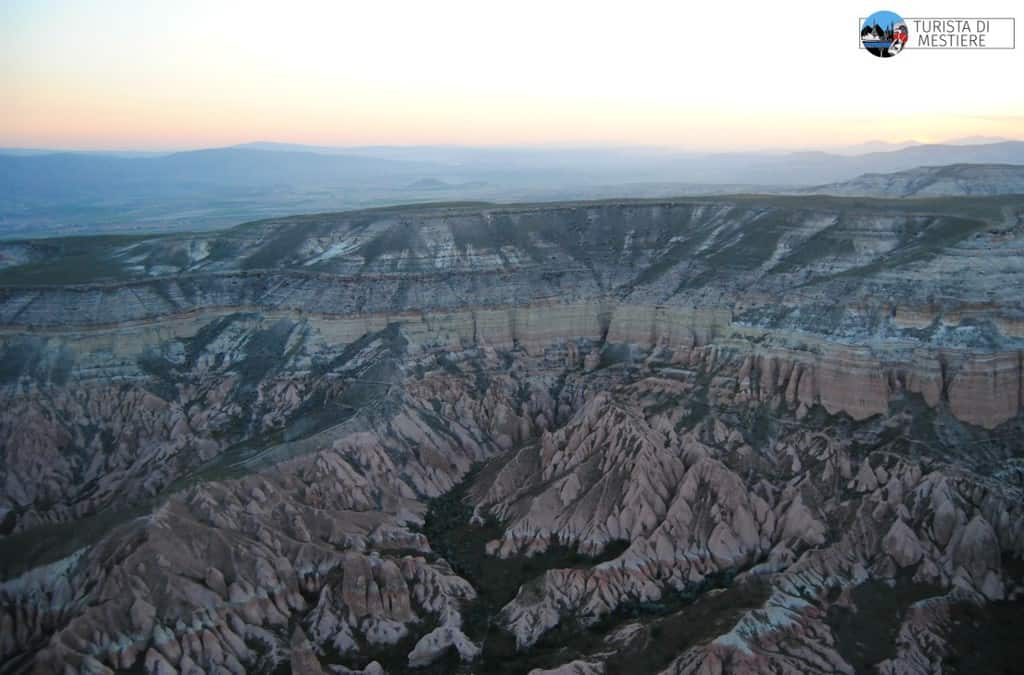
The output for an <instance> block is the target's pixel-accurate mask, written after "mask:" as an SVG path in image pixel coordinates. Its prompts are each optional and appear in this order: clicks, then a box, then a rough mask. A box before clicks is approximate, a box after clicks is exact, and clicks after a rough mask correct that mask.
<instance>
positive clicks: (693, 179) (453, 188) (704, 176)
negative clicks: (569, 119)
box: [0, 141, 1024, 238]
mask: <svg viewBox="0 0 1024 675" xmlns="http://www.w3.org/2000/svg"><path fill="white" fill-rule="evenodd" d="M965 163H969V164H1014V165H1020V164H1024V142H1021V141H1005V142H999V143H988V144H975V145H957V144H947V145H916V146H912V147H906V148H902V149H900V150H897V151H889V152H874V153H868V154H863V155H845V156H844V155H837V154H831V153H828V152H820V151H815V152H796V153H757V152H748V153H712V154H708V153H704V154H698V153H687V152H676V151H670V150H665V149H656V148H632V149H630V148H593V147H591V148H562V149H554V148H528V147H519V148H514V147H509V148H470V147H458V146H407V147H384V146H378V147H363V148H351V149H347V151H343V150H341V149H330V148H322V147H313V148H306V147H305V146H293V145H288V144H276V143H255V144H249V145H246V146H241V147H228V148H213V149H207V150H193V151H187V152H177V153H172V154H168V155H159V156H145V157H127V158H126V157H117V156H112V155H100V154H91V153H57V154H21V155H9V154H8V155H5V154H3V153H0V237H5V238H10V237H31V236H48V235H52V234H70V233H77V234H87V233H95V232H101V231H102V232H123V231H151V232H154V231H164V232H166V231H181V230H205V229H211V228H220V227H225V226H230V225H234V224H237V223H239V222H243V221H245V220H253V219H257V218H265V217H276V216H282V215H287V214H291V213H304V212H305V213H308V212H324V211H340V210H347V209H354V208H362V207H370V206H385V205H393V204H402V203H414V202H423V201H433V200H436V199H437V196H436V193H437V191H439V190H442V189H443V191H444V198H445V199H446V200H459V201H461V200H470V201H481V200H484V201H504V202H509V201H538V200H564V199H581V198H590V199H593V198H614V197H635V196H644V197H646V196H665V195H671V194H680V193H683V194H698V193H701V192H702V190H701V189H700V186H702V185H703V186H707V189H706V190H705V191H706V192H707V193H721V192H722V186H724V185H731V186H743V187H742V188H741V189H740V190H739V191H744V192H748V191H760V192H780V191H785V190H797V189H800V188H803V187H806V186H813V185H819V186H820V185H823V184H832V183H835V184H838V183H841V182H844V181H851V180H854V179H856V178H857V177H858V176H862V175H864V174H867V173H889V172H899V171H906V170H909V169H914V168H916V167H920V166H937V165H947V164H965ZM673 184H675V185H677V186H679V191H677V192H673V191H672V188H671V186H672V185H673ZM653 185H660V186H668V187H667V188H652V187H650V186H653ZM684 185H685V188H684ZM445 186H447V187H445ZM999 189H1006V188H999ZM984 194H988V193H984Z"/></svg>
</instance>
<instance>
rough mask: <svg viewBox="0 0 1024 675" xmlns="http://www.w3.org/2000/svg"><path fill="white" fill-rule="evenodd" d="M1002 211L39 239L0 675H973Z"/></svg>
mask: <svg viewBox="0 0 1024 675" xmlns="http://www.w3.org/2000/svg"><path fill="white" fill-rule="evenodd" d="M1022 213H1024V205H1022V204H1021V203H1020V201H1019V199H1017V198H1014V197H988V198H975V199H963V200H929V201H928V202H927V203H925V202H918V201H913V200H908V201H885V200H880V201H866V200H844V199H839V198H822V197H807V196H805V197H781V196H780V197H736V198H715V199H688V200H667V201H658V202H653V201H652V202H624V203H577V204H562V205H532V206H509V207H490V206H487V207H461V206H450V207H448V206H432V207H422V208H416V209H383V210H377V211H367V212H358V213H350V214H338V215H321V216H309V217H300V218H293V219H280V220H272V221H262V222H259V223H253V224H248V225H245V226H241V227H239V228H236V229H234V230H232V231H230V232H229V233H226V234H225V233H219V234H212V235H180V236H173V237H164V238H145V237H142V238H137V239H128V240H125V241H118V242H116V243H106V244H104V243H90V242H89V241H88V240H87V241H85V243H82V242H78V243H74V242H73V245H74V246H79V247H84V248H82V249H80V250H79V249H74V248H73V247H72V250H75V251H78V253H75V255H77V256H80V257H81V258H84V259H87V260H89V261H91V262H90V264H89V265H85V266H82V267H81V268H75V269H71V270H69V271H68V272H67V273H68V274H70V275H72V276H73V277H74V278H73V282H74V283H70V282H69V283H65V284H62V285H55V284H54V285H46V284H40V283H35V282H33V283H27V282H26V281H31V280H32V279H39V278H40V275H43V276H45V274H44V273H45V272H46V270H47V269H48V268H46V265H56V264H59V263H60V261H59V260H58V259H53V260H51V259H50V258H46V257H45V256H43V257H39V256H36V255H33V256H22V257H21V258H18V259H17V260H16V261H15V262H16V263H17V264H13V263H12V264H10V265H7V266H6V267H5V268H4V269H3V270H2V272H3V276H2V277H0V281H2V283H3V285H2V286H0V401H2V403H3V405H2V406H0V485H2V486H3V487H2V490H0V572H2V574H0V576H2V581H0V663H2V666H0V673H21V672H30V673H52V672H67V673H117V672H145V673H160V674H162V675H164V674H165V675H172V674H175V673H273V672H281V671H286V670H288V669H290V670H291V671H292V672H303V673H367V674H370V673H374V674H379V673H384V672H387V673H405V672H416V673H423V674H427V675H430V674H433V673H442V672H461V673H471V672H499V673H530V672H532V673H538V674H540V673H560V674H566V675H568V674H570V673H574V674H580V675H584V674H585V675H589V674H591V673H595V674H596V673H621V672H637V673H640V672H651V673H701V674H705V673H744V672H749V673H761V672H801V673H836V672H839V673H855V672H865V671H872V670H874V671H877V672H882V673H893V674H895V673H929V672H937V671H940V670H942V671H946V670H948V671H950V672H956V664H957V663H959V662H960V661H958V659H968V661H965V663H970V664H972V667H974V668H976V669H977V668H980V669H985V668H986V667H987V666H992V667H994V666H993V665H992V664H995V663H996V661H990V662H983V661H970V660H969V659H979V658H982V657H984V658H989V659H998V658H1002V656H1005V651H1000V650H1005V649H1006V645H1007V643H1008V642H1009V641H1008V640H1002V641H1000V639H997V637H992V638H991V644H989V645H988V647H987V648H986V649H985V650H979V651H980V652H982V654H981V655H978V654H969V653H968V651H969V650H967V649H965V647H964V642H963V639H964V638H963V636H962V635H960V633H958V628H957V627H958V626H959V630H960V632H961V633H964V634H967V633H965V631H969V630H973V628H972V627H974V626H981V627H986V630H987V629H991V630H990V631H989V633H990V634H991V635H993V636H998V635H1001V634H1000V633H999V631H998V626H999V624H1000V622H999V620H998V618H997V617H999V616H1001V614H1000V612H1010V611H1016V610H1019V607H1020V605H1019V603H1020V602H1021V601H1022V600H1024V576H1022V571H1024V567H1022V566H1021V564H1020V561H1021V560H1022V558H1024V492H1022V490H1024V447H1022V446H1021V438H1022V437H1024V415H1022V413H1021V407H1022V404H1024V375H1022V372H1024V371H1022V365H1021V364H1022V356H1021V354H1022V353H1024V305H1022V304H1021V302H1022V301H1021V297H1022V296H1021V294H1020V292H1019V289H1020V288H1021V287H1024V277H1022V274H1024V263H1022V261H1024V224H1022V223H1024V221H1022ZM32 250H36V248H33V249H32ZM39 250H42V249H39ZM22 258H24V259H22ZM76 260H78V261H79V262H81V259H80V258H76ZM19 274H21V275H23V278H22V277H19V276H18V275H19ZM75 275H77V276H75ZM978 630H979V631H981V630H982V629H981V628H978ZM969 634H970V635H971V636H972V639H979V638H978V637H977V636H978V635H982V634H983V633H981V632H979V633H977V634H975V633H969ZM986 664H987V665H986Z"/></svg>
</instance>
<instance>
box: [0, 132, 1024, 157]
mask: <svg viewBox="0 0 1024 675" xmlns="http://www.w3.org/2000/svg"><path fill="white" fill-rule="evenodd" d="M1007 142H1024V137H1020V138H1011V137H1005V136H998V137H989V136H984V137H970V136H968V137H960V136H958V137H951V138H942V139H937V140H933V141H927V142H926V141H920V140H917V139H913V138H907V139H902V140H899V141H895V140H882V139H869V140H865V141H862V142H859V143H851V144H847V145H822V146H794V147H753V148H692V147H686V146H670V145H653V144H621V143H615V144H611V143H609V144H599V143H570V142H558V141H552V142H550V143H504V144H490V143H488V144H470V143H408V144H401V143H373V144H362V145H330V144H327V143H292V142H289V141H279V140H269V139H253V140H247V141H241V142H239V143H233V144H229V145H210V146H181V147H167V148H157V147H152V146H126V147H110V146H97V147H63V146H50V147H40V146H17V145H0V152H5V151H22V152H52V153H61V152H68V153H98V154H103V153H139V154H154V155H159V154H173V153H179V152H196V151H202V150H226V149H233V148H246V147H258V146H281V147H280V148H279V149H282V150H286V149H290V148H289V147H288V146H294V148H295V150H296V151H299V152H301V151H316V150H332V151H351V152H358V151H359V150H371V149H380V148H395V149H415V148H450V149H466V150H495V151H502V150H536V151H545V150H550V151H573V150H604V151H615V150H621V151H636V152H651V153H693V154H713V153H725V154H728V153H744V152H748V153H765V154H767V153H790V152H797V153H798V152H840V151H854V150H860V149H863V152H864V153H865V154H866V153H869V152H879V151H883V152H884V151H885V149H886V148H887V147H888V148H890V149H894V148H897V147H899V146H911V145H987V144H991V143H1007Z"/></svg>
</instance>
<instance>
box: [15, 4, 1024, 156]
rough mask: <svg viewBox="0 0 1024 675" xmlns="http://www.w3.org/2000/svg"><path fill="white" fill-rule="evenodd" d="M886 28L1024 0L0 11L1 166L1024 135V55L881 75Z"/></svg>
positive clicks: (914, 62) (933, 56)
mask: <svg viewBox="0 0 1024 675" xmlns="http://www.w3.org/2000/svg"><path fill="white" fill-rule="evenodd" d="M879 9H890V10H893V11H896V12H898V13H899V14H901V15H902V16H904V17H941V16H1003V17H1016V18H1021V17H1024V5H1021V3H1020V2H1019V0H1014V1H1013V2H1004V1H993V2H986V1H985V0H981V1H980V2H978V1H972V2H965V1H962V0H961V1H959V2H949V1H946V0H928V1H926V2H925V1H918V2H903V3H901V4H900V5H899V6H895V5H894V6H889V7H884V6H883V7H878V6H873V5H861V4H860V3H858V2H849V1H847V0H842V1H840V2H821V1H820V0H817V1H815V2H806V1H803V0H798V1H793V2H786V3H755V2H749V1H744V2H734V1H731V0H716V1H715V2H702V3H691V2H682V1H681V0H672V1H671V2H645V1H643V0H631V1H629V2H618V3H603V2H597V1H591V2H576V1H574V0H563V1H560V2H555V1H554V0H545V1H544V2H534V1H532V0H520V1H518V2H515V3H497V2H485V1H481V0H465V1H464V0H432V1H431V2H423V1H422V0H419V1H416V2H394V1H389V0H375V1H374V2H352V1H349V0H333V1H331V2H311V1H307V0H291V1H289V2H280V1H279V0H278V1H275V2H259V1H258V0H253V1H249V2H219V1H217V0H207V1H206V2H190V1H188V0H178V1H176V2H169V1H168V2H155V1H149V0H133V1H131V2H125V1H124V0H117V1H106V0H94V1H86V0H78V1H72V0H65V1H63V2H49V1H47V0H25V1H22V0H3V1H2V2H0V111H2V112H0V147H3V146H6V147H42V148H69V149H121V150H125V149H154V150H165V149H183V148H197V147H215V146H225V145H232V144H235V143H242V142H248V141H257V140H261V141H278V142H288V143H309V144H317V145H344V146H353V145H371V144H400V145H408V144H461V145H563V146H566V145H568V146H574V145H575V146H579V145H633V144H636V145H653V146H665V147H674V148H685V149H694V150H739V149H748V150H749V149H777V148H778V149H782V148H790V149H795V148H813V147H824V146H832V145H843V144H856V143H861V142H865V141H869V140H884V141H891V142H897V141H904V140H908V139H914V140H917V141H921V142H937V141H943V140H946V139H949V138H956V137H962V136H976V135H982V136H999V137H1010V138H1024V87H1021V86H1019V84H1018V83H1017V82H1016V80H1017V78H1019V76H1020V73H1022V72H1024V46H1022V47H1021V48H1019V49H1015V50H1005V51H932V50H928V51H923V50H916V51H911V50H908V51H906V52H905V53H903V54H900V55H899V56H898V57H896V58H890V59H879V58H875V57H873V56H871V55H870V54H868V53H866V52H865V51H863V50H861V49H858V42H857V39H859V28H860V24H859V19H860V18H862V17H865V16H868V15H869V14H871V13H872V12H874V11H877V10H879ZM786 16H788V17H793V19H792V21H783V22H782V23H781V24H780V17H786ZM808 17H809V18H808ZM1018 23H1020V22H1019V21H1018ZM855 29H856V30H857V32H856V33H855V32H854V31H855ZM879 82H886V83H890V84H891V85H892V86H891V88H886V87H881V88H880V87H879V85H878V83H879Z"/></svg>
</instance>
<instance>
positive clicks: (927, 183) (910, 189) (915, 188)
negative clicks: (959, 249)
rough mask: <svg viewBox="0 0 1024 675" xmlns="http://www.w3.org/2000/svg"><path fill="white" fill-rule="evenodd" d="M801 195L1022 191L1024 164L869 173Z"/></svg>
mask: <svg viewBox="0 0 1024 675" xmlns="http://www.w3.org/2000/svg"><path fill="white" fill-rule="evenodd" d="M799 193H801V194H828V195H836V196H840V197H939V196H943V197H980V196H990V195H1009V194H1024V166H1022V165H1019V164H950V165H945V166H921V167H917V168H914V169H909V170H907V171H899V172H896V173H868V174H864V175H862V176H858V177H857V178H855V179H853V180H850V181H845V182H841V183H831V184H828V185H818V186H816V187H812V188H807V189H805V190H800V191H799Z"/></svg>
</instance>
